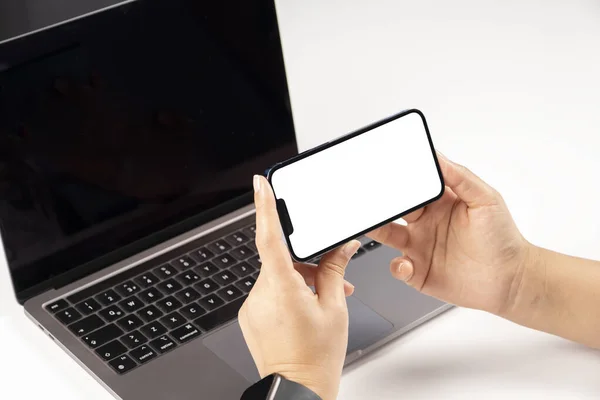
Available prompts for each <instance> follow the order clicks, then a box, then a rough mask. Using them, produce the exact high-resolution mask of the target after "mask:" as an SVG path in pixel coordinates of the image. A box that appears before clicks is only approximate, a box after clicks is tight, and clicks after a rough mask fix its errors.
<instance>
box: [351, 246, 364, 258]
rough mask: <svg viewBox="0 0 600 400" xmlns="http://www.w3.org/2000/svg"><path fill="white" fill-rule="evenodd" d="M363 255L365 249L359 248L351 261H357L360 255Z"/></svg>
mask: <svg viewBox="0 0 600 400" xmlns="http://www.w3.org/2000/svg"><path fill="white" fill-rule="evenodd" d="M365 253H366V251H365V249H363V248H362V247H360V248H359V249H358V251H357V252H356V253H354V255H353V256H352V259H353V260H354V259H357V258H358V257H360V256H362V255H363V254H365Z"/></svg>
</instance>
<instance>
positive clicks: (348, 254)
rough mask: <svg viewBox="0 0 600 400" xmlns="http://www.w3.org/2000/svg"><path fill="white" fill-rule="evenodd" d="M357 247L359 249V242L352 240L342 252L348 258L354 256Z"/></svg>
mask: <svg viewBox="0 0 600 400" xmlns="http://www.w3.org/2000/svg"><path fill="white" fill-rule="evenodd" d="M359 247H360V242H359V241H357V240H353V241H351V242H350V243H348V244H346V245H345V246H344V249H343V250H342V251H343V253H344V255H345V256H346V257H348V258H350V257H352V256H353V255H354V254H356V252H357V251H358V248H359Z"/></svg>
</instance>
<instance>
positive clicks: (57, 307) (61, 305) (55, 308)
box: [46, 299, 69, 314]
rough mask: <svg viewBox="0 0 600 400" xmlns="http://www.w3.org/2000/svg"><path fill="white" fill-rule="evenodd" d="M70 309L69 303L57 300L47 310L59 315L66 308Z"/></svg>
mask: <svg viewBox="0 0 600 400" xmlns="http://www.w3.org/2000/svg"><path fill="white" fill-rule="evenodd" d="M68 307H69V303H67V301H66V300H63V299H60V300H56V301H55V302H53V303H50V304H48V305H47V306H46V310H47V311H49V312H51V313H53V314H54V313H57V312H59V311H61V310H64V309H65V308H68Z"/></svg>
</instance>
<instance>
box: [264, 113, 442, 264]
mask: <svg viewBox="0 0 600 400" xmlns="http://www.w3.org/2000/svg"><path fill="white" fill-rule="evenodd" d="M398 154H402V158H403V160H405V161H406V163H407V164H409V165H410V168H398V164H397V162H396V161H397V159H398ZM398 180H400V181H402V185H398V184H396V183H395V182H397V181H398ZM271 183H272V185H273V189H274V191H275V196H276V197H277V198H278V199H283V200H284V201H285V204H286V207H287V210H288V214H289V218H290V221H291V223H292V225H293V227H294V231H293V233H292V234H291V235H290V236H289V240H290V242H291V247H292V250H293V252H294V254H295V255H296V256H297V257H299V258H302V259H307V258H310V257H311V256H314V255H315V254H316V253H317V252H320V251H323V250H325V249H327V248H329V247H330V246H334V245H336V244H338V243H340V242H342V241H344V240H347V239H348V238H349V237H350V236H352V235H356V234H357V233H360V232H363V231H364V230H367V229H369V228H371V227H373V226H375V225H377V224H379V223H381V222H383V221H387V220H389V219H390V218H394V217H395V216H396V215H398V214H401V213H403V212H405V211H408V210H410V209H411V208H413V207H416V206H418V205H421V204H423V203H425V202H427V201H430V200H432V199H434V198H435V197H436V196H438V195H440V194H441V191H442V180H441V179H440V175H439V173H438V170H437V167H436V164H435V159H434V155H433V151H432V149H431V145H430V144H429V139H428V137H427V131H426V130H425V123H424V122H423V119H422V117H421V116H420V115H419V114H418V113H416V112H412V113H410V114H407V115H404V116H403V117H400V118H398V119H395V120H394V121H391V122H388V123H386V124H384V125H382V126H379V127H377V128H375V129H372V130H370V131H368V132H364V133H362V134H360V135H358V136H356V137H353V138H352V139H350V140H346V141H344V142H342V143H339V144H337V145H335V146H333V147H330V148H328V149H325V150H323V151H321V152H318V153H316V154H313V155H311V156H309V157H306V158H303V159H301V160H298V161H296V162H294V163H292V164H289V165H286V166H284V167H282V168H279V169H277V170H275V171H274V172H273V175H272V178H271Z"/></svg>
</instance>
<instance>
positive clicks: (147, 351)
mask: <svg viewBox="0 0 600 400" xmlns="http://www.w3.org/2000/svg"><path fill="white" fill-rule="evenodd" d="M129 355H130V356H131V357H132V358H133V359H134V360H135V361H137V362H139V363H140V364H144V363H146V362H148V361H150V360H152V359H153V358H154V357H156V352H155V351H154V350H152V348H150V346H148V345H146V344H143V345H141V346H140V347H138V348H137V349H135V350H131V353H129Z"/></svg>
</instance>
